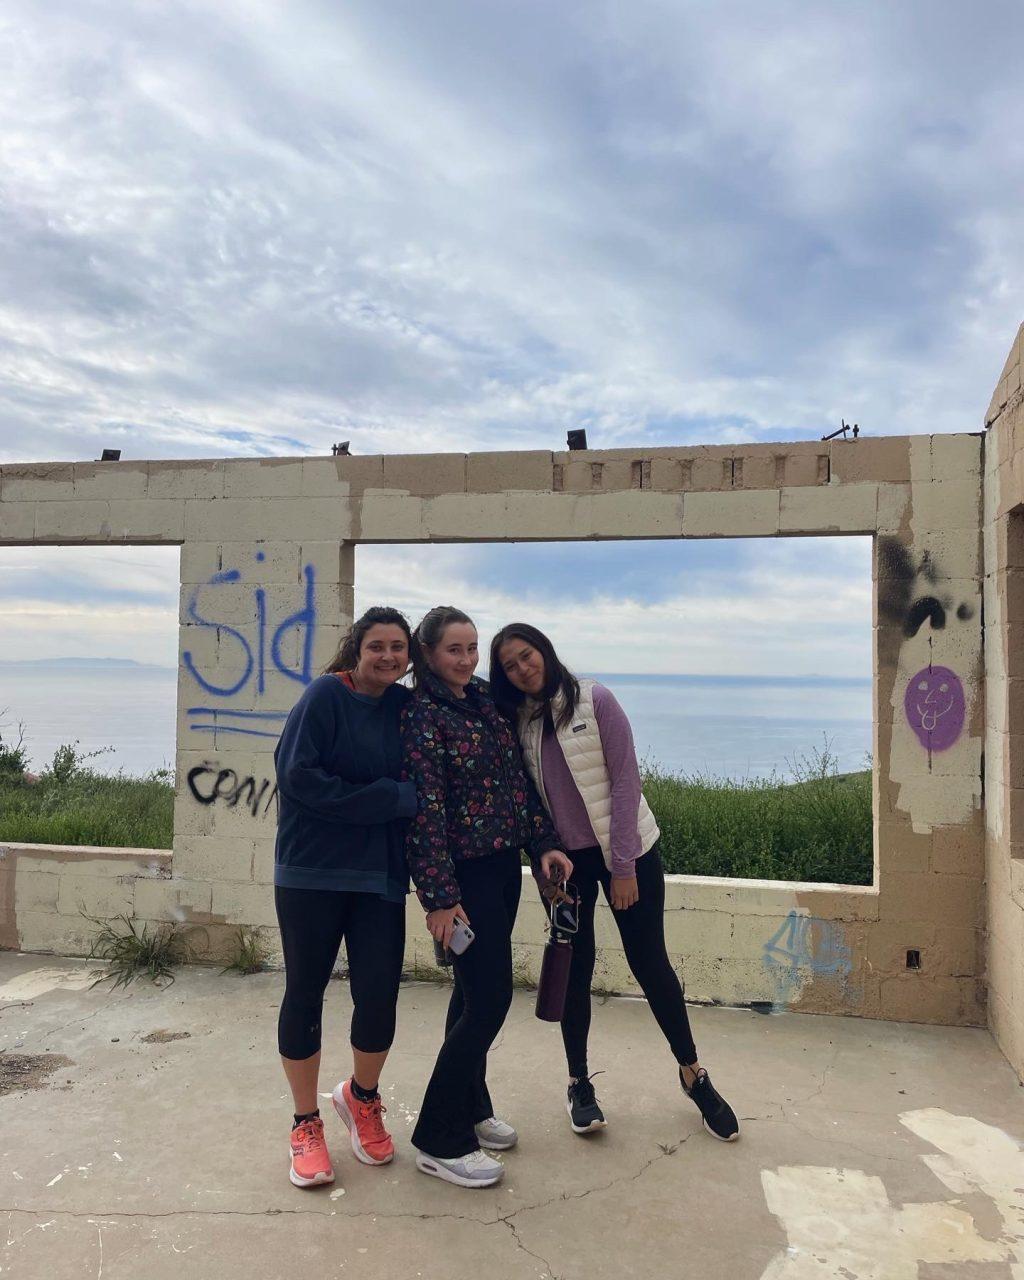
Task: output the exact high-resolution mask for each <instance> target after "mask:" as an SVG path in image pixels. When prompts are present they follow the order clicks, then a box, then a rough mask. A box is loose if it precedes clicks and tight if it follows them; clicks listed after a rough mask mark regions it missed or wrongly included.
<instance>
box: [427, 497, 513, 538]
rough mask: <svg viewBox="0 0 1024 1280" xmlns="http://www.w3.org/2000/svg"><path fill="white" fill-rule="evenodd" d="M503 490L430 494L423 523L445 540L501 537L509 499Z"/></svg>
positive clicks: (434, 534)
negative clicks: (435, 495) (435, 496)
mask: <svg viewBox="0 0 1024 1280" xmlns="http://www.w3.org/2000/svg"><path fill="white" fill-rule="evenodd" d="M517 500H518V498H514V499H509V498H508V497H507V496H506V494H504V493H448V494H443V495H442V496H441V497H438V498H428V499H427V501H426V503H425V506H424V516H423V523H424V526H425V529H426V533H427V535H428V537H430V538H436V539H440V540H443V541H445V542H482V541H485V540H487V539H489V538H502V537H504V536H505V529H506V520H505V515H506V510H507V505H508V503H509V502H510V501H517Z"/></svg>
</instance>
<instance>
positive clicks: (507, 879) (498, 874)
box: [412, 852, 523, 1159]
mask: <svg viewBox="0 0 1024 1280" xmlns="http://www.w3.org/2000/svg"><path fill="white" fill-rule="evenodd" d="M455 877H456V879H457V880H458V882H459V889H460V890H461V893H462V906H463V908H464V909H465V912H466V915H467V916H469V923H470V925H471V926H472V928H473V932H474V933H475V934H476V938H475V940H474V941H473V942H472V943H471V944H470V945H469V947H468V948H467V949H466V951H465V952H464V953H463V954H462V955H461V956H456V957H455V960H454V968H455V990H454V991H453V992H452V998H451V1001H450V1003H449V1005H448V1017H447V1020H446V1022H445V1038H444V1044H443V1045H442V1046H441V1052H440V1053H439V1054H438V1055H437V1062H436V1063H435V1065H434V1073H433V1075H432V1076H431V1077H430V1083H429V1084H428V1085H427V1091H426V1093H425V1094H424V1096H423V1103H422V1105H421V1107H420V1115H419V1120H418V1121H417V1123H416V1128H415V1129H414V1130H413V1135H412V1144H413V1146H414V1147H416V1148H417V1149H418V1150H420V1151H425V1152H426V1153H427V1154H428V1155H432V1156H437V1157H439V1158H440V1159H452V1158H454V1157H455V1156H464V1155H466V1154H467V1153H468V1152H470V1151H475V1150H476V1149H477V1147H479V1145H480V1143H479V1142H478V1141H477V1137H476V1134H475V1133H474V1131H473V1126H474V1125H475V1124H479V1123H480V1121H481V1120H486V1119H487V1118H488V1117H489V1116H491V1115H493V1114H494V1108H493V1106H492V1105H491V1098H490V1094H489V1093H488V1092H487V1080H486V1074H487V1051H488V1049H490V1047H491V1044H492V1043H493V1041H494V1038H495V1037H496V1036H497V1034H498V1032H499V1031H500V1030H501V1028H502V1025H503V1024H504V1022H505V1015H506V1014H507V1013H508V1010H509V1005H511V1003H512V926H513V925H514V924H515V919H516V912H517V911H518V910H519V894H520V892H521V890H522V884H523V870H522V864H521V862H520V860H519V854H518V853H517V852H506V853H493V854H488V855H486V856H485V857H483V858H470V859H467V860H466V861H460V862H456V863H455Z"/></svg>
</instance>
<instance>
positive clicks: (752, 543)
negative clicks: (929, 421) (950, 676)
mask: <svg viewBox="0 0 1024 1280" xmlns="http://www.w3.org/2000/svg"><path fill="white" fill-rule="evenodd" d="M871 554H872V546H871V539H870V538H869V537H828V538H826V537H818V538H810V537H806V538H786V539H769V538H756V539H755V538H746V539H716V540H707V541H698V540H678V539H673V540H664V541H661V540H652V541H647V540H645V541H642V542H626V541H621V542H617V541H599V542H598V541H587V542H559V543H534V542H531V543H515V544H486V545H481V544H445V545H439V544H431V545H415V546H384V545H376V546H367V545H361V546H359V547H358V548H357V552H356V575H355V580H356V587H355V610H356V614H357V615H358V614H359V613H360V612H361V611H362V610H363V609H364V608H366V607H368V606H369V605H370V604H374V603H387V604H392V605H395V606H397V607H398V608H401V609H402V610H403V611H404V612H405V613H406V614H407V615H408V617H409V618H410V621H411V622H412V623H413V624H415V622H417V621H418V619H419V618H420V617H422V615H423V614H424V613H425V612H426V610H427V609H428V608H430V607H431V606H433V605H435V604H438V603H451V604H455V605H457V606H458V607H460V608H462V609H464V610H465V612H467V613H468V614H469V615H470V616H472V617H473V618H474V621H475V622H476V624H477V627H478V629H479V633H480V639H481V666H480V674H481V675H484V676H486V674H487V671H486V667H487V647H488V643H489V640H490V637H491V636H492V635H493V634H494V632H495V631H496V630H497V629H498V628H499V627H500V626H502V625H503V624H505V623H508V622H511V621H523V622H530V623H533V624H534V625H536V626H538V627H540V628H541V630H543V631H546V632H547V633H548V634H549V636H550V637H551V639H552V640H553V642H554V643H555V647H556V649H557V651H558V652H559V656H560V657H561V658H562V660H563V661H564V662H565V663H566V665H567V666H569V667H570V669H572V670H573V671H574V672H576V673H577V674H579V675H588V676H593V677H595V678H597V679H599V680H600V681H601V682H602V683H604V684H606V685H607V686H608V687H609V688H610V689H611V690H612V692H613V693H614V694H615V695H616V697H617V699H618V700H619V702H620V703H621V704H622V706H623V708H624V709H625V711H626V713H627V715H628V716H629V718H630V721H631V724H632V727H633V734H634V739H635V742H636V746H637V751H638V755H639V756H640V757H641V760H642V765H643V771H644V775H645V782H644V785H645V792H646V794H647V796H648V799H649V800H650V802H651V804H652V807H653V808H654V809H655V812H656V816H657V817H658V819H659V825H660V826H661V828H662V832H663V838H662V851H663V855H664V857H665V864H666V869H667V870H671V871H675V872H678V873H681V874H696V875H725V876H732V877H742V878H754V879H779V880H795V881H804V882H816V883H841V884H857V885H870V884H871V883H872V882H873V876H874V848H873V833H872V827H873V821H872V817H873V815H872V779H871V769H872V761H871V756H870V753H871V750H872V719H873V708H872V656H873V653H872V651H873V644H872V598H871V597H872V592H871Z"/></svg>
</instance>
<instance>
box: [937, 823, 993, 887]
mask: <svg viewBox="0 0 1024 1280" xmlns="http://www.w3.org/2000/svg"><path fill="white" fill-rule="evenodd" d="M931 841H932V852H931V869H932V870H933V871H937V872H940V873H942V874H945V875H960V876H970V877H972V878H980V877H981V876H982V875H983V874H984V870H985V837H984V833H983V832H981V831H979V830H977V829H976V828H974V827H936V828H935V829H934V831H933V832H932V836H931Z"/></svg>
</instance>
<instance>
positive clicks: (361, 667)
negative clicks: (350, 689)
mask: <svg viewBox="0 0 1024 1280" xmlns="http://www.w3.org/2000/svg"><path fill="white" fill-rule="evenodd" d="M408 669H409V642H408V640H407V639H406V638H405V632H404V631H403V630H402V628H401V627H397V626H395V625H394V624H393V623H384V622H378V623H377V624H376V625H375V626H372V627H371V628H370V629H369V631H367V633H366V635H364V636H363V643H362V644H361V645H360V646H359V661H358V662H357V663H356V665H355V667H354V669H353V671H352V683H353V684H354V685H355V686H356V688H357V689H358V690H359V691H360V693H368V694H370V695H371V697H376V696H379V695H380V694H382V693H383V692H384V690H385V689H387V688H388V687H389V686H390V685H393V684H394V683H395V681H396V680H400V679H401V678H402V676H404V675H405V673H406V671H407V670H408Z"/></svg>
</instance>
